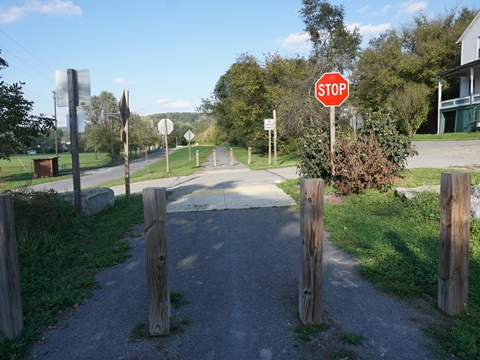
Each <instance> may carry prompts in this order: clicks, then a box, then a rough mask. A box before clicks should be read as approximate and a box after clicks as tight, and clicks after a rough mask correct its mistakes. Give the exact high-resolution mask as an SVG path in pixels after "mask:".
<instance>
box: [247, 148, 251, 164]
mask: <svg viewBox="0 0 480 360" xmlns="http://www.w3.org/2000/svg"><path fill="white" fill-rule="evenodd" d="M251 163H252V148H251V147H250V146H249V147H248V165H250V164H251Z"/></svg>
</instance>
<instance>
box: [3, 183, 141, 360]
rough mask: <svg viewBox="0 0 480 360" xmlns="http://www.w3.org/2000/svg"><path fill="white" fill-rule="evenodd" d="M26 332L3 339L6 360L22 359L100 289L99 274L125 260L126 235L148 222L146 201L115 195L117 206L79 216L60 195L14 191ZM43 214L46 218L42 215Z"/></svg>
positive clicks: (126, 253)
mask: <svg viewBox="0 0 480 360" xmlns="http://www.w3.org/2000/svg"><path fill="white" fill-rule="evenodd" d="M12 197H13V205H14V217H15V223H16V235H17V243H18V246H17V250H18V258H19V268H20V285H21V293H22V308H23V315H24V330H23V331H22V333H21V334H20V336H19V337H18V338H17V339H15V340H6V341H4V342H2V343H0V358H1V359H16V358H21V357H22V356H23V355H24V353H25V351H26V350H27V349H28V347H29V346H30V345H31V344H32V342H33V341H34V340H35V339H37V338H38V336H39V334H40V331H41V330H42V329H43V328H46V327H48V326H51V325H53V324H55V322H56V321H57V316H58V314H59V313H60V311H62V310H64V309H66V308H69V307H75V306H78V304H80V303H81V302H82V301H83V300H84V299H85V298H87V297H89V296H90V295H91V291H92V290H93V289H94V288H95V287H96V283H95V280H94V275H95V274H96V273H97V272H99V271H100V270H102V269H104V268H107V267H110V266H113V265H115V264H119V263H122V262H124V261H125V259H126V258H127V256H128V251H127V250H128V244H127V243H126V242H124V241H119V240H120V239H122V238H123V237H124V236H125V234H126V233H127V231H128V230H129V228H130V227H131V226H132V225H134V224H138V223H141V222H142V220H143V213H142V199H141V197H140V196H136V195H134V196H132V197H131V198H130V201H127V200H126V199H125V198H122V197H120V198H116V204H115V206H114V207H113V208H111V209H109V210H107V211H105V212H102V213H100V214H97V215H94V216H89V217H82V218H80V217H78V216H77V215H76V214H75V212H74V211H73V210H72V206H71V205H70V204H67V203H66V202H65V201H63V200H62V199H61V198H60V197H59V196H58V195H57V194H55V193H43V192H21V193H12ZM39 214H41V216H39Z"/></svg>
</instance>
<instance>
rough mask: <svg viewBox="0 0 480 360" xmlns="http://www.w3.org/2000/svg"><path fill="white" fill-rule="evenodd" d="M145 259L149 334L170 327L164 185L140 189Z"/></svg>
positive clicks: (154, 334)
mask: <svg viewBox="0 0 480 360" xmlns="http://www.w3.org/2000/svg"><path fill="white" fill-rule="evenodd" d="M143 215H144V222H145V248H146V254H147V255H146V262H147V287H148V322H149V331H150V335H151V336H159V335H168V333H169V331H170V285H169V279H168V252H167V218H166V216H167V211H166V191H165V188H145V189H143Z"/></svg>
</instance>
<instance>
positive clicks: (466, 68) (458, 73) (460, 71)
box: [438, 59, 480, 78]
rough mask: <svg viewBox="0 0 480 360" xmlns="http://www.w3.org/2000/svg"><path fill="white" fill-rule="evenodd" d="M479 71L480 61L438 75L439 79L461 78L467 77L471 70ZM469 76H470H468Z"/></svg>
mask: <svg viewBox="0 0 480 360" xmlns="http://www.w3.org/2000/svg"><path fill="white" fill-rule="evenodd" d="M472 67H473V68H474V69H479V68H480V59H479V60H475V61H472V62H469V63H467V64H463V65H460V66H457V67H454V68H452V69H448V70H446V71H443V72H441V73H439V74H438V76H439V77H441V78H444V77H460V76H465V73H466V72H467V71H470V68H472ZM467 75H468V74H467ZM468 76H469V75H468Z"/></svg>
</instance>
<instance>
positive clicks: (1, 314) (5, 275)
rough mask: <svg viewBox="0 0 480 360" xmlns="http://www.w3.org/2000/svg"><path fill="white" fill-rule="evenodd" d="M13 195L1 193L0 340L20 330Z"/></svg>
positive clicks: (20, 308)
mask: <svg viewBox="0 0 480 360" xmlns="http://www.w3.org/2000/svg"><path fill="white" fill-rule="evenodd" d="M13 215H14V214H13V202H12V195H11V194H5V195H0V340H3V339H4V338H9V339H14V338H16V337H17V336H18V334H19V333H20V332H21V331H22V329H23V314H22V297H21V294H20V271H19V269H18V255H17V239H16V235H15V221H14V216H13Z"/></svg>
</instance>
